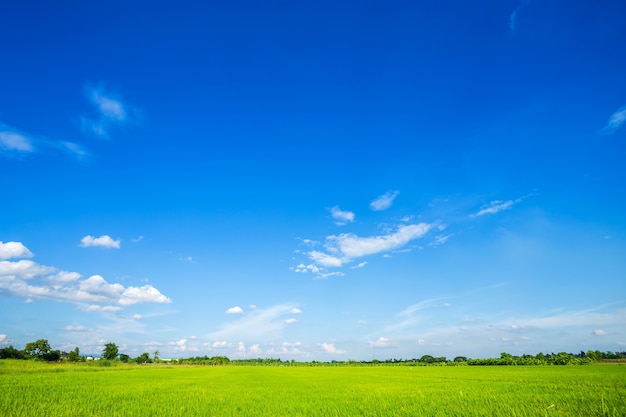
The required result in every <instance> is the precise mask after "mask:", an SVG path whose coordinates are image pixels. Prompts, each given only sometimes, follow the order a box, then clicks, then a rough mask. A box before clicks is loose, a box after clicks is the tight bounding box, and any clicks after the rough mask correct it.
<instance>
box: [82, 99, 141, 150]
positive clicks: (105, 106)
mask: <svg viewBox="0 0 626 417" xmlns="http://www.w3.org/2000/svg"><path fill="white" fill-rule="evenodd" d="M87 98H88V99H89V101H91V103H92V104H93V105H94V107H95V110H96V117H95V118H91V117H83V118H82V127H83V130H84V131H86V132H88V133H91V134H93V135H96V136H99V137H101V138H104V139H108V138H109V131H110V130H111V129H112V128H114V127H117V126H122V125H124V124H127V123H129V122H131V121H133V120H134V119H135V117H134V114H135V113H136V110H135V109H134V108H133V107H132V106H130V105H129V104H128V103H125V102H124V101H123V100H122V99H121V98H120V97H119V95H116V94H114V93H111V92H106V91H105V90H104V89H103V88H102V87H98V88H93V87H90V88H87Z"/></svg>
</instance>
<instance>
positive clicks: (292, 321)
mask: <svg viewBox="0 0 626 417" xmlns="http://www.w3.org/2000/svg"><path fill="white" fill-rule="evenodd" d="M297 321H298V320H296V319H295V318H293V317H292V318H290V319H287V320H285V324H293V323H296V322H297Z"/></svg>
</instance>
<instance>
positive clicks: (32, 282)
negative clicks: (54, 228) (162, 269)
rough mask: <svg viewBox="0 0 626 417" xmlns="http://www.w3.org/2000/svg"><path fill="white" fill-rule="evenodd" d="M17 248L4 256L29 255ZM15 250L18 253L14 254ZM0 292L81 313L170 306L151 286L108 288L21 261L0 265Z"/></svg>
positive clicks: (101, 280)
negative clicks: (66, 306)
mask: <svg viewBox="0 0 626 417" xmlns="http://www.w3.org/2000/svg"><path fill="white" fill-rule="evenodd" d="M20 245H21V244H20ZM20 245H13V246H12V247H13V249H10V250H7V252H8V253H20V254H22V255H25V254H28V253H30V252H26V251H27V249H26V248H25V247H24V246H23V245H21V246H20ZM15 248H18V249H19V250H17V251H16V250H15ZM31 255H32V254H31ZM0 292H3V293H6V294H8V295H12V296H17V297H23V298H25V299H27V300H29V301H31V302H32V301H33V300H36V299H47V300H53V301H60V302H68V303H74V304H79V305H80V306H81V307H80V308H81V309H82V310H83V311H109V312H114V311H119V310H120V309H121V307H119V306H127V305H132V304H138V303H169V302H170V299H169V298H167V297H166V296H165V295H163V294H161V293H160V292H159V291H158V290H157V289H156V288H154V287H153V286H151V285H144V286H142V287H127V288H126V287H124V286H123V285H122V284H118V283H113V284H111V283H109V282H107V281H106V280H105V279H104V278H103V277H102V276H100V275H92V276H90V277H89V278H87V279H81V275H80V274H79V273H77V272H71V271H64V270H60V269H57V268H55V267H52V266H46V265H40V264H38V263H36V262H34V261H31V260H25V259H22V260H19V261H0ZM115 304H117V305H118V306H115Z"/></svg>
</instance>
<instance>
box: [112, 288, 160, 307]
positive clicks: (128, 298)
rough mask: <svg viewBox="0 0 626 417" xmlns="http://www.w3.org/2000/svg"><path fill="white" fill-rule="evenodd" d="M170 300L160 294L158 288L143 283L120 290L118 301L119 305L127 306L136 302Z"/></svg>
mask: <svg viewBox="0 0 626 417" xmlns="http://www.w3.org/2000/svg"><path fill="white" fill-rule="evenodd" d="M170 302H171V300H170V299H169V298H168V297H166V296H165V295H163V294H161V292H159V290H157V289H156V288H154V287H153V286H152V285H144V286H141V287H128V288H126V289H125V290H124V292H122V295H121V297H120V299H119V301H118V303H119V304H120V305H123V306H128V305H132V304H138V303H170Z"/></svg>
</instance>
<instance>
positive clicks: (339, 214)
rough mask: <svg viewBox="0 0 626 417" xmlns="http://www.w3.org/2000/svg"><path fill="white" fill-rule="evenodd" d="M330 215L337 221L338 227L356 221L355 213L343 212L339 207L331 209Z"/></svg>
mask: <svg viewBox="0 0 626 417" xmlns="http://www.w3.org/2000/svg"><path fill="white" fill-rule="evenodd" d="M330 214H331V215H332V216H333V219H335V224H336V225H337V226H343V225H346V224H348V223H352V222H353V221H354V213H353V212H351V211H343V210H341V209H340V208H339V206H335V207H333V208H331V209H330Z"/></svg>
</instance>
